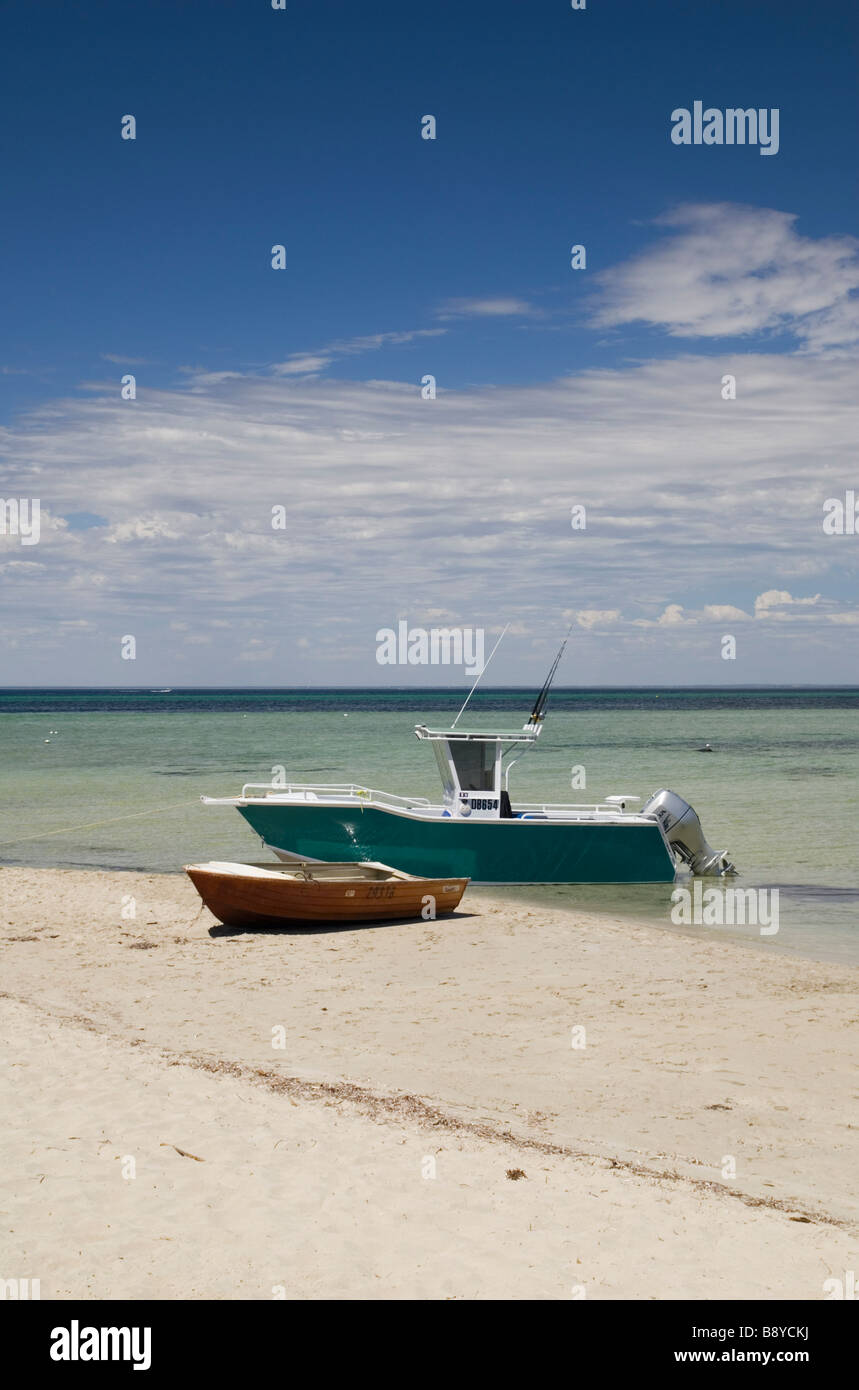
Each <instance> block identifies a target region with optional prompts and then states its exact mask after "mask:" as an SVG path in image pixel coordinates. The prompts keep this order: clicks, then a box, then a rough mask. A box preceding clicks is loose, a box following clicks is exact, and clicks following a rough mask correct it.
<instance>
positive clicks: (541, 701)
mask: <svg viewBox="0 0 859 1390" xmlns="http://www.w3.org/2000/svg"><path fill="white" fill-rule="evenodd" d="M572 630H573V625H572V623H570V626H569V627H568V628H567V635H566V637H565V638H564V640H563V642H562V643H561V645H560V648H559V650H558V655H557V656H556V657H555V660H554V661H553V662H552V665H551V667H550V668H549V674H548V676H547V677H546V679H545V680H544V681H543V685H542V687H541V689H540V693H539V695H538V696H537V698H536V700H535V701H534V708H533V709H532V711H531V713H530V714H529V716H528V723H527V724H525V725H524V729H532V728H539V726H540V724H541V723H542V721H543V720H544V719H545V717H546V716H545V714H544V713H543V711H544V710H545V708H546V701H547V700H548V698H549V691H550V690H551V688H552V682H553V681H554V679H555V673H556V671H557V669H558V667H559V666H560V664H561V657H562V656H563V655H564V648H565V647H566V645H567V643H568V641H569V640H570V633H571V632H572Z"/></svg>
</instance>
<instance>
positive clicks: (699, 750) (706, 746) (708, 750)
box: [695, 743, 713, 753]
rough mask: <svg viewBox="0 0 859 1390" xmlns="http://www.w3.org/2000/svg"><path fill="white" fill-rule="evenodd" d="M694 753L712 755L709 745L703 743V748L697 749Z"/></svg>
mask: <svg viewBox="0 0 859 1390" xmlns="http://www.w3.org/2000/svg"><path fill="white" fill-rule="evenodd" d="M695 751H696V752H697V753H712V751H713V750H712V748H711V747H710V745H709V743H705V744H704V747H703V748H697V749H696V750H695Z"/></svg>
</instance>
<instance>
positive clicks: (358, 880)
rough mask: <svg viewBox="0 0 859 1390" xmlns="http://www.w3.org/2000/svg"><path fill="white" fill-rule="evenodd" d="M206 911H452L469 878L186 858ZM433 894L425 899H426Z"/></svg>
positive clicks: (228, 917) (237, 918)
mask: <svg viewBox="0 0 859 1390" xmlns="http://www.w3.org/2000/svg"><path fill="white" fill-rule="evenodd" d="M185 872H186V874H187V875H188V877H189V878H190V880H191V882H192V883H193V884H194V887H195V888H196V889H197V892H198V893H199V894H200V897H201V898H202V899H203V902H204V903H205V904H206V907H207V908H208V909H209V911H210V912H211V913H212V914H213V915H214V916H215V917H217V919H218V921H219V922H223V923H224V924H225V925H226V926H228V927H277V926H288V925H289V924H290V923H302V922H303V923H308V922H380V921H389V920H391V919H393V918H397V917H421V916H422V915H423V913H424V911H425V910H426V909H427V908H428V907H431V913H430V914H429V915H431V916H432V917H436V916H442V915H443V914H445V913H448V912H453V910H454V908H456V907H458V906H459V903H460V900H461V898H462V895H463V893H464V892H465V890H466V888H467V886H468V879H467V878H456V879H433V878H416V877H414V876H413V875H412V874H404V873H400V872H399V871H398V870H397V869H389V868H388V866H387V865H386V864H353V863H341V864H316V863H312V864H311V863H304V862H298V863H291V864H289V865H286V864H229V863H220V862H218V861H217V860H213V861H212V862H211V863H209V864H186V865H185ZM429 899H431V900H432V902H431V903H430V902H429V901H428V900H429Z"/></svg>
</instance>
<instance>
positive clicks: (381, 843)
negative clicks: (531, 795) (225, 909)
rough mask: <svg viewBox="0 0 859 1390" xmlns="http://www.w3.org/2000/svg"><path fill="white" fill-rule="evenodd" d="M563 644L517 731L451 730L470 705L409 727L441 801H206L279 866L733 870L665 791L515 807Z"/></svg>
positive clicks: (269, 794)
mask: <svg viewBox="0 0 859 1390" xmlns="http://www.w3.org/2000/svg"><path fill="white" fill-rule="evenodd" d="M565 645H566V641H565V642H564V644H562V646H561V649H560V651H559V653H558V655H557V657H556V658H555V661H554V663H553V665H552V668H551V670H550V672H549V675H548V676H547V678H546V680H545V682H544V683H543V687H542V689H541V691H540V693H539V694H538V696H537V699H536V701H535V703H534V707H533V709H532V710H531V714H530V716H529V718H528V721H527V723H526V724H525V725H524V727H523V728H522V729H520V730H515V731H491V732H486V731H482V730H465V729H459V728H457V724H458V722H459V719H460V717H461V715H462V713H463V711H464V709H465V707H466V705H467V704H468V700H466V702H465V705H463V709H462V710H460V713H459V715H457V718H456V720H454V723H453V726H452V727H451V728H449V729H430V728H427V726H426V725H424V724H419V725H417V727H416V729H415V733H416V735H417V737H418V738H419V739H420V740H421V742H422V743H427V744H429V745H430V747H431V748H432V750H433V753H434V754H435V758H436V763H437V766H438V771H439V774H440V777H441V784H442V797H441V800H440V801H439V802H436V803H433V802H430V801H429V800H427V799H426V798H425V797H406V796H395V795H393V794H392V793H390V792H384V791H378V790H375V789H373V788H370V787H363V786H357V785H355V784H354V783H349V784H340V785H331V784H321V783H307V782H288V783H286V784H285V785H277V784H275V783H273V784H260V783H247V784H246V785H245V786H244V787H243V788H242V792H241V795H240V796H237V797H203V798H202V799H203V801H204V803H205V804H206V805H208V806H234V807H235V808H236V809H237V810H238V811H239V813H240V814H241V815H242V816H244V818H245V820H246V821H247V822H248V824H249V825H250V826H251V827H252V829H253V830H255V831H256V833H257V834H258V835H259V836H260V838H261V839H262V840H263V842H264V844H266V845H267V846H268V847H269V848H270V849H271V850H273V851H274V853H275V854H276V855H277V857H278V858H279V859H282V860H291V859H300V860H305V861H307V860H316V861H318V862H325V861H343V860H357V861H360V862H381V863H383V864H390V865H392V866H393V867H395V868H397V869H400V870H402V871H404V872H405V873H409V874H418V875H422V876H424V877H435V878H448V877H453V876H457V877H460V878H470V879H471V880H472V882H474V883H670V882H671V881H672V880H673V878H674V877H675V873H676V870H677V868H678V866H680V865H685V866H686V867H687V868H689V869H690V870H691V871H692V872H693V873H696V874H707V875H721V874H726V873H732V872H734V870H733V867H732V865H731V864H730V863H729V862H728V860H727V858H726V857H725V853H724V851H714V850H712V849H711V848H710V846H709V845H708V844H707V842H706V840H705V839H704V836H703V833H702V831H701V826H700V823H699V821H698V817H697V816H696V814H695V812H694V811H693V810H692V807H691V806H689V805H688V804H687V802H685V801H684V800H683V799H682V798H681V797H679V796H678V795H677V794H676V793H674V792H671V791H667V790H663V791H659V792H656V793H655V794H654V795H653V796H651V797H650V798H649V800H648V801H647V802H646V803H645V804H644V805H643V806H641V807H640V808H639V807H638V805H637V803H638V801H639V798H638V797H635V796H627V795H625V794H624V795H621V794H618V795H614V796H607V797H606V798H605V800H604V801H601V802H597V803H595V804H593V805H579V804H575V805H565V804H550V803H531V802H521V801H516V802H514V801H512V800H511V796H510V789H509V779H510V770H511V768H512V766H513V764H514V763H515V762H517V761H518V759H519V758H520V757H521V756H522V755H523V753H526V752H527V751H528V749H529V748H530V747H532V746H533V745H534V744H535V743H536V741H537V739H538V738H539V736H540V733H541V732H542V729H543V721H544V718H545V705H546V700H547V698H548V693H549V689H550V687H551V685H552V681H553V680H554V676H555V672H556V671H557V668H558V665H559V662H560V660H561V656H562V655H563V651H564V646H565ZM490 659H491V658H490ZM487 665H488V662H487ZM484 669H485V668H484ZM471 694H473V689H472V691H471V692H470V693H469V697H468V699H470V698H471Z"/></svg>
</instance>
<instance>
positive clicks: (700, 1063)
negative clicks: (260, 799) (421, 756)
mask: <svg viewBox="0 0 859 1390" xmlns="http://www.w3.org/2000/svg"><path fill="white" fill-rule="evenodd" d="M129 895H132V896H133V897H134V898H135V899H136V911H137V915H136V918H135V919H134V920H123V918H122V916H121V911H122V905H123V898H124V897H126V898H127V897H128V896H129ZM199 907H200V904H199V900H198V899H197V897H196V894H195V893H194V890H193V888H192V887H191V885H190V884H189V883H188V882H187V881H186V880H185V879H184V878H178V877H165V876H154V875H139V874H125V873H93V872H73V871H50V870H43V871H34V870H24V869H3V870H0V941H2V944H3V952H2V960H3V969H2V981H0V1026H2V1031H3V1034H4V1041H5V1049H4V1055H5V1056H6V1058H7V1061H8V1065H7V1066H6V1067H5V1068H4V1069H3V1073H2V1090H3V1094H2V1099H0V1106H2V1113H3V1115H4V1116H5V1117H6V1124H5V1126H4V1132H3V1137H2V1143H0V1171H2V1194H0V1213H2V1217H3V1220H2V1224H0V1230H2V1237H0V1276H2V1277H4V1278H10V1277H17V1278H39V1279H40V1280H41V1287H42V1296H43V1297H44V1298H48V1297H57V1298H66V1297H79V1296H92V1297H106V1298H111V1297H131V1298H136V1297H149V1298H151V1297H156V1298H159V1297H163V1298H175V1297H178V1298H183V1297H185V1298H195V1297H216V1298H271V1297H273V1296H274V1294H273V1290H275V1289H278V1288H282V1289H283V1290H284V1292H285V1294H286V1296H287V1297H290V1298H291V1297H300V1298H313V1297H333V1298H350V1297H355V1298H492V1297H505V1298H507V1297H509V1298H569V1297H571V1296H572V1290H573V1289H574V1288H576V1287H581V1288H583V1289H584V1290H585V1291H586V1296H587V1297H588V1298H628V1297H632V1298H679V1297H693V1298H702V1299H706V1298H725V1297H739V1298H752V1299H753V1298H762V1297H776V1298H811V1299H815V1298H821V1297H822V1296H823V1283H824V1280H826V1279H828V1278H831V1277H835V1278H838V1277H842V1276H843V1274H844V1272H845V1271H846V1270H848V1269H851V1268H852V1269H854V1270H855V1269H857V1268H859V1264H857V1260H859V1235H857V1228H858V1227H859V1198H857V1193H856V1183H855V1176H854V1175H855V1169H856V1136H857V1119H856V1106H855V1091H856V1086H855V1074H856V1068H855V1060H854V1059H855V1056H856V1034H857V1024H856V1013H857V1010H856V1001H857V993H859V972H854V971H850V970H846V969H844V968H843V967H834V966H830V965H821V964H816V963H811V962H806V961H800V960H795V959H791V958H788V957H785V956H781V955H768V954H766V953H765V952H763V951H761V952H757V951H752V950H745V949H742V948H738V947H736V946H734V945H731V944H729V943H723V942H716V941H713V940H709V941H708V940H697V939H693V938H690V937H684V936H680V935H678V934H673V933H667V932H666V933H663V932H660V931H658V930H657V929H654V928H648V927H636V926H632V925H630V924H628V923H619V922H618V923H615V922H612V921H609V920H603V919H597V918H594V917H587V918H586V917H582V916H580V915H578V914H575V915H574V914H571V913H564V912H562V911H558V910H553V911H551V912H543V911H538V910H536V909H534V910H532V909H529V908H528V907H527V905H522V904H517V905H511V904H510V903H509V902H501V901H500V900H498V899H493V898H492V897H491V895H489V894H487V893H484V892H481V893H476V892H473V891H472V892H470V893H469V894H467V895H466V898H465V899H464V902H463V909H464V912H463V914H461V915H458V916H456V917H454V918H452V919H446V920H440V921H439V922H435V923H429V922H418V923H410V924H393V925H385V926H380V927H377V928H369V929H368V928H362V929H357V930H351V929H350V930H341V931H333V932H331V931H303V932H283V933H281V932H275V933H263V932H259V933H232V932H228V931H227V930H226V929H223V928H218V927H216V926H215V925H214V923H213V919H212V918H211V917H210V916H209V914H208V913H207V912H206V911H205V910H203V911H199V912H198V909H199ZM466 912H467V913H469V914H471V915H464V913H466ZM211 931H214V933H215V934H214V935H210V932H211ZM21 938H34V939H21ZM142 944H144V945H149V946H151V949H140V947H141V945H142ZM278 1026H282V1027H283V1029H284V1030H285V1034H284V1036H285V1040H286V1047H285V1048H284V1049H278V1048H274V1047H273V1046H272V1030H273V1029H274V1028H277V1027H278ZM574 1027H584V1028H585V1030H586V1043H587V1045H586V1046H585V1047H584V1048H583V1049H574V1048H572V1047H571V1030H572V1029H573V1028H574ZM713 1107H717V1108H713ZM723 1107H724V1108H723ZM174 1145H175V1146H177V1147H178V1148H179V1149H183V1150H185V1151H186V1153H188V1154H193V1155H197V1156H198V1157H199V1158H202V1159H203V1160H204V1161H203V1162H197V1161H195V1159H194V1158H191V1157H186V1156H183V1155H181V1154H179V1153H177V1151H176V1148H174V1147H173V1146H174ZM129 1158H133V1160H134V1164H135V1169H136V1176H135V1177H133V1178H131V1177H124V1176H123V1171H126V1172H127V1171H129V1170H130V1164H129V1162H128V1160H129ZM728 1159H733V1161H734V1164H735V1166H736V1176H735V1177H733V1178H730V1177H725V1176H723V1167H724V1166H725V1160H728ZM428 1160H434V1163H435V1173H436V1176H435V1177H432V1176H426V1177H425V1176H423V1173H422V1170H423V1171H427V1169H428V1168H429V1167H430V1164H429V1162H428ZM517 1169H520V1170H523V1171H524V1173H525V1174H526V1176H525V1177H524V1178H522V1179H520V1180H511V1179H510V1178H508V1177H507V1172H508V1170H510V1171H514V1170H517Z"/></svg>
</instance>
